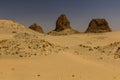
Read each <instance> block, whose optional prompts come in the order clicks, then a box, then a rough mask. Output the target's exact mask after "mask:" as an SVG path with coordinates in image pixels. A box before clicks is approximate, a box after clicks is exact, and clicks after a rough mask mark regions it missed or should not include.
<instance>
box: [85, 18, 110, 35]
mask: <svg viewBox="0 0 120 80" xmlns="http://www.w3.org/2000/svg"><path fill="white" fill-rule="evenodd" d="M111 31H112V30H111V29H110V27H109V24H108V22H107V21H106V20H105V19H92V21H91V22H90V24H89V26H88V28H87V30H86V31H85V32H87V33H103V32H111Z"/></svg>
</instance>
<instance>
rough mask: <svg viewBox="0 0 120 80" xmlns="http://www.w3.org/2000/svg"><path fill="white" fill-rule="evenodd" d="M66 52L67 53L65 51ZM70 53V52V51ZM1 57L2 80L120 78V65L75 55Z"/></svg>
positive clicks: (110, 79)
mask: <svg viewBox="0 0 120 80" xmlns="http://www.w3.org/2000/svg"><path fill="white" fill-rule="evenodd" d="M65 54H66V53H65ZM68 54H69V53H68ZM68 54H67V55H59V56H53V55H52V56H47V57H45V56H42V57H39V58H36V59H1V60H0V65H1V69H0V79H1V80H119V79H120V70H119V67H115V66H111V65H105V64H104V65H103V64H100V63H97V62H92V61H88V60H85V59H82V58H80V57H76V56H73V55H70V54H69V55H68Z"/></svg>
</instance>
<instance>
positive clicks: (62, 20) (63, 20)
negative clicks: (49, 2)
mask: <svg viewBox="0 0 120 80" xmlns="http://www.w3.org/2000/svg"><path fill="white" fill-rule="evenodd" d="M65 29H71V27H70V21H69V20H68V18H67V17H66V15H64V14H62V15H60V16H59V17H58V19H57V21H56V29H55V31H62V30H65Z"/></svg>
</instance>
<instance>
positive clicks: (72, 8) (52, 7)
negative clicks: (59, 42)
mask: <svg viewBox="0 0 120 80" xmlns="http://www.w3.org/2000/svg"><path fill="white" fill-rule="evenodd" d="M61 14H66V16H67V17H68V19H69V20H70V22H71V27H72V28H74V29H77V30H79V31H81V32H84V31H85V30H86V29H87V27H88V24H89V22H90V21H91V20H92V19H94V18H105V19H106V20H107V21H108V23H109V25H110V27H111V28H112V29H113V30H114V31H116V30H120V0H0V19H7V20H14V21H17V22H19V23H21V24H23V25H25V26H30V25H31V24H33V23H38V24H39V25H40V26H41V27H42V28H43V30H44V31H45V32H49V31H51V30H53V29H55V23H56V20H57V18H58V17H59V16H60V15H61Z"/></svg>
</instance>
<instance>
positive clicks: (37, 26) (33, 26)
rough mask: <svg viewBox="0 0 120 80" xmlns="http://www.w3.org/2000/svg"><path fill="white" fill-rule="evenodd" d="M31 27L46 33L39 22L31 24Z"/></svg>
mask: <svg viewBox="0 0 120 80" xmlns="http://www.w3.org/2000/svg"><path fill="white" fill-rule="evenodd" d="M29 28H30V29H32V30H34V31H37V32H39V33H44V32H43V29H42V28H41V26H39V25H38V24H37V23H34V24H32V25H31V26H29Z"/></svg>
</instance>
